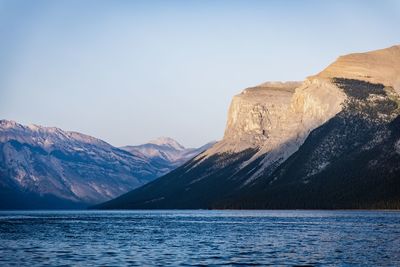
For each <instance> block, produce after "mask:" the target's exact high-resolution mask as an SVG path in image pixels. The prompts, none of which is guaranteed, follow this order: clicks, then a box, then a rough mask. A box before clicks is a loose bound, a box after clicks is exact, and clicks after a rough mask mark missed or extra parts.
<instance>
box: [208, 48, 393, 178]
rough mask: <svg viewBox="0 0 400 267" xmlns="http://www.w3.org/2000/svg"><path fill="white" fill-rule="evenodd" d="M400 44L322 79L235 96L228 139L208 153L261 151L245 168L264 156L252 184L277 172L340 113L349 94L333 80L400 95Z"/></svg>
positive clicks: (337, 66)
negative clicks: (356, 82) (347, 80)
mask: <svg viewBox="0 0 400 267" xmlns="http://www.w3.org/2000/svg"><path fill="white" fill-rule="evenodd" d="M399 58H400V46H393V47H390V48H387V49H382V50H377V51H372V52H367V53H357V54H350V55H346V56H341V57H339V58H338V59H337V60H336V61H335V62H334V63H332V64H331V65H329V66H328V67H327V68H326V69H325V70H323V71H322V72H320V73H319V74H317V75H314V76H310V77H308V78H307V79H306V80H305V81H304V82H303V83H300V82H267V83H264V84H261V85H259V86H256V87H252V88H248V89H245V90H244V91H243V92H241V93H240V94H238V95H236V96H234V97H233V100H232V103H231V106H230V108H229V112H228V119H227V125H226V129H225V134H224V138H223V140H222V141H220V142H219V143H217V144H216V145H214V146H213V147H212V148H211V149H209V150H208V151H206V153H205V155H206V158H207V157H209V156H211V155H214V154H219V153H225V152H228V153H237V152H240V151H243V150H245V149H248V148H252V149H257V150H258V152H257V153H256V154H255V155H254V156H253V157H252V158H251V159H250V160H248V161H246V162H244V163H243V164H242V167H244V166H245V165H247V164H249V163H251V162H252V161H254V160H255V159H257V158H259V157H260V156H263V157H264V158H263V160H262V161H261V162H260V168H259V169H258V171H257V172H255V173H254V174H252V175H251V177H250V178H249V179H248V181H247V182H251V181H253V180H255V179H256V178H257V177H258V176H259V175H261V174H264V175H265V174H268V173H271V172H272V171H274V169H275V167H277V166H278V165H279V164H280V163H282V162H283V161H285V160H286V159H287V158H288V157H289V156H290V155H292V154H293V153H294V152H296V151H297V150H298V148H299V147H300V146H301V145H302V144H303V142H304V140H305V139H306V138H307V136H308V135H309V133H310V132H311V131H312V130H314V129H315V128H317V127H319V126H321V125H322V124H324V123H326V122H327V121H328V120H329V119H331V118H333V117H334V116H335V115H336V114H338V113H339V112H340V111H341V110H342V108H343V103H344V102H345V101H346V99H347V97H346V94H345V93H344V92H343V90H342V89H340V88H338V87H337V85H336V84H335V83H334V82H333V81H332V79H333V78H350V79H357V80H361V81H367V82H374V83H380V84H384V85H386V86H390V87H392V88H394V89H395V91H396V92H397V93H399V92H400V87H399V86H400V76H399V75H398V73H399V72H400V61H399V60H397V59H399Z"/></svg>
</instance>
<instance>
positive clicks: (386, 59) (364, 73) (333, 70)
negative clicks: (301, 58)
mask: <svg viewBox="0 0 400 267" xmlns="http://www.w3.org/2000/svg"><path fill="white" fill-rule="evenodd" d="M399 58H400V45H396V46H392V47H389V48H386V49H380V50H375V51H370V52H366V53H354V54H349V55H345V56H341V57H339V58H338V59H337V60H336V61H335V62H334V63H332V64H331V65H329V66H328V67H327V68H326V69H324V70H323V71H322V72H320V73H319V74H318V75H316V77H319V78H325V79H327V78H328V79H330V78H334V77H338V78H348V79H356V80H362V81H367V82H372V83H380V84H383V85H385V86H390V87H393V88H394V89H395V90H396V91H397V93H400V76H399V73H400V60H399Z"/></svg>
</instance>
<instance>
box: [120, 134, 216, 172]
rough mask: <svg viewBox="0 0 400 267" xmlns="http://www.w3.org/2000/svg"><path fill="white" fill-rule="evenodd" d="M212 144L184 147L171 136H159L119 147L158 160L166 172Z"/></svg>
mask: <svg viewBox="0 0 400 267" xmlns="http://www.w3.org/2000/svg"><path fill="white" fill-rule="evenodd" d="M214 144H215V142H209V143H207V144H205V145H203V146H201V147H199V148H185V147H184V146H182V145H181V144H179V143H178V142H177V141H175V140H174V139H172V138H169V137H160V138H157V139H156V140H152V141H150V142H148V143H146V144H142V145H138V146H124V147H121V149H123V150H126V151H128V152H129V153H133V154H142V155H144V156H145V157H146V158H148V159H150V160H152V161H153V162H159V163H160V164H163V165H165V166H166V169H165V173H167V172H169V171H171V170H173V169H175V168H177V167H179V166H181V165H182V164H183V163H185V162H187V161H188V160H190V159H192V158H194V157H195V156H197V155H198V154H200V153H201V152H203V151H205V150H207V149H208V148H210V147H211V146H213V145H214Z"/></svg>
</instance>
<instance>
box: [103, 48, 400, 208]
mask: <svg viewBox="0 0 400 267" xmlns="http://www.w3.org/2000/svg"><path fill="white" fill-rule="evenodd" d="M398 51H399V47H398V46H397V47H391V48H388V49H384V50H379V51H375V52H368V53H364V54H356V55H349V56H344V57H340V58H339V59H338V60H337V61H336V62H335V63H333V64H331V65H330V66H329V67H328V68H326V69H325V70H324V71H323V72H321V73H319V74H317V75H315V76H311V77H309V78H307V79H306V80H305V81H304V82H303V83H301V84H300V83H296V82H290V83H265V84H261V85H259V86H256V87H253V88H248V89H246V90H244V91H243V92H242V93H240V94H238V95H236V96H235V97H234V98H233V100H232V103H231V106H230V108H229V112H228V121H227V125H226V130H225V134H224V138H223V139H222V140H221V141H220V142H218V143H217V144H215V145H214V146H213V147H211V148H210V149H208V150H207V151H205V152H204V153H202V154H200V155H198V156H197V157H195V158H194V159H192V160H190V161H189V162H187V163H186V164H184V165H183V166H181V167H179V168H177V169H176V170H174V171H173V172H170V173H169V174H167V175H165V176H163V177H161V178H159V179H157V180H155V181H154V182H151V183H149V184H147V185H146V186H143V187H140V188H138V189H136V190H133V191H131V192H129V193H127V194H125V195H123V196H121V197H119V198H117V199H114V200H112V201H110V202H107V203H104V204H102V205H100V206H98V207H99V208H107V209H115V208H117V209H120V208H129V209H131V208H133V209H143V208H150V209H177V208H185V209H199V208H202V209H204V208H219V209H221V208H230V209H231V208H240V209H282V208H283V209H288V208H289V209H297V208H303V209H304V208H305V209H310V208H315V209H321V208H329V209H332V208H386V209H387V208H399V207H400V197H399V196H400V179H399V177H400V167H399V166H400V165H399V162H400V154H399V143H400V95H399V93H398V90H397V93H396V90H395V88H398V87H396V86H397V83H398V77H400V69H399V68H398V66H399V65H398V62H400V53H398Z"/></svg>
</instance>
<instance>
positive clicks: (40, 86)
mask: <svg viewBox="0 0 400 267" xmlns="http://www.w3.org/2000/svg"><path fill="white" fill-rule="evenodd" d="M0 36H1V39H0V118H3V119H12V120H16V121H18V122H21V123H24V124H29V123H35V124H40V125H46V126H58V127H60V128H62V129H65V130H74V131H79V132H82V133H86V134H89V135H93V136H95V137H99V138H101V139H103V140H105V141H107V142H109V143H111V144H113V145H117V146H121V145H126V144H139V143H143V142H146V141H147V140H149V139H152V138H155V137H158V136H170V137H172V138H175V139H177V140H178V141H179V142H181V143H182V144H183V145H185V146H199V145H202V144H204V143H206V142H208V141H210V140H216V139H220V138H221V137H222V135H223V131H224V127H225V120H226V114H227V109H228V106H229V103H230V100H231V98H232V96H233V95H234V94H236V93H238V92H239V91H240V90H242V89H243V88H245V87H249V86H252V85H256V84H258V83H261V82H264V81H268V80H272V81H275V80H303V79H304V78H305V77H306V76H309V75H312V74H315V73H316V72H318V71H320V70H321V69H323V68H324V67H325V66H327V65H328V64H329V63H330V62H332V61H333V60H334V59H335V58H336V57H337V56H339V55H342V54H346V53H350V52H357V51H366V50H374V49H378V48H384V47H388V46H391V45H394V44H400V1H366V0H362V1H349V0H343V1H245V0H243V1H218V0H217V1H140V2H139V1H71V0H68V1H40V0H38V1H30V0H26V1H18V0H17V1H16V0H10V1H2V0H0Z"/></svg>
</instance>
